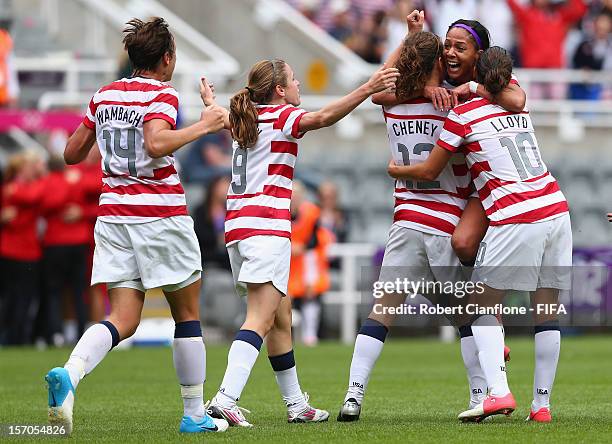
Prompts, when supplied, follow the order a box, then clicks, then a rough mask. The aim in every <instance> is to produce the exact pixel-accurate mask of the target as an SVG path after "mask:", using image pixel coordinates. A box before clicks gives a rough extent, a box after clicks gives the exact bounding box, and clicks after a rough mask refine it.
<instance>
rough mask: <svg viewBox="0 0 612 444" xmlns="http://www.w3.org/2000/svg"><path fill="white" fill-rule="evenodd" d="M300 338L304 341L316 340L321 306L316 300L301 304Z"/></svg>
mask: <svg viewBox="0 0 612 444" xmlns="http://www.w3.org/2000/svg"><path fill="white" fill-rule="evenodd" d="M302 316H303V321H302V322H303V324H302V336H303V337H304V338H305V339H317V338H318V333H319V318H320V316H321V304H320V303H319V302H318V301H316V300H307V301H304V303H303V304H302Z"/></svg>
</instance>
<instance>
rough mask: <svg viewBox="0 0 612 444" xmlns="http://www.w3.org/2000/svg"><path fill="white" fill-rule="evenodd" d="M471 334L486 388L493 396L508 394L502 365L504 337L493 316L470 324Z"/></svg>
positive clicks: (480, 318)
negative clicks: (476, 348) (485, 381)
mask: <svg viewBox="0 0 612 444" xmlns="http://www.w3.org/2000/svg"><path fill="white" fill-rule="evenodd" d="M472 333H473V335H474V341H475V343H476V347H478V359H479V360H480V366H481V368H482V370H483V371H484V374H485V376H486V378H487V386H488V387H489V389H490V394H491V395H493V396H505V395H507V394H508V393H509V392H510V388H509V387H508V380H507V378H506V364H505V363H504V335H503V334H502V331H501V329H500V328H499V322H497V319H496V318H495V316H493V315H484V316H481V317H479V318H478V319H476V321H474V323H473V324H472Z"/></svg>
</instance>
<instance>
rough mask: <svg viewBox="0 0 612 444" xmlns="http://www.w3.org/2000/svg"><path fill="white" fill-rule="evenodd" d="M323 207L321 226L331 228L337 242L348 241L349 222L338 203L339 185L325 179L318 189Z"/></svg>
mask: <svg viewBox="0 0 612 444" xmlns="http://www.w3.org/2000/svg"><path fill="white" fill-rule="evenodd" d="M318 197H319V206H320V208H321V218H320V222H321V226H322V227H324V228H326V229H327V230H329V231H330V232H331V233H332V234H333V235H334V238H335V241H336V242H347V241H348V235H349V223H348V218H347V215H346V213H345V211H344V210H343V209H342V208H340V206H339V205H338V187H337V186H336V184H335V183H333V182H331V181H328V180H327V181H324V182H322V183H321V184H320V185H319V189H318Z"/></svg>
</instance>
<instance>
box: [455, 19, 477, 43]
mask: <svg viewBox="0 0 612 444" xmlns="http://www.w3.org/2000/svg"><path fill="white" fill-rule="evenodd" d="M453 28H461V29H465V30H466V31H467V32H469V33H470V34H472V37H474V40H476V44H477V45H478V49H482V42H481V41H480V37H478V34H476V31H474V29H473V28H472V27H471V26H468V25H464V24H463V23H457V24H456V25H453Z"/></svg>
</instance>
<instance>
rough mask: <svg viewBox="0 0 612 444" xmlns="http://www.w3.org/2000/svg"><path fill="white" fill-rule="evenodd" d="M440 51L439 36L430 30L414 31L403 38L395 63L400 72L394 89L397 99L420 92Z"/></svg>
mask: <svg viewBox="0 0 612 444" xmlns="http://www.w3.org/2000/svg"><path fill="white" fill-rule="evenodd" d="M442 51H443V48H442V42H441V41H440V38H439V37H438V36H437V35H435V34H433V33H431V32H424V31H421V32H416V33H414V34H410V35H409V36H408V37H407V38H406V40H404V43H403V45H402V50H401V53H400V57H399V60H398V62H397V64H396V68H397V69H398V70H399V73H400V76H399V79H398V80H397V84H396V91H395V94H396V96H397V98H398V99H400V100H406V99H408V98H410V97H414V95H415V94H417V93H420V91H421V90H422V89H423V88H424V87H425V84H426V83H427V80H429V77H430V75H431V73H432V71H433V69H434V66H435V64H436V62H437V61H438V59H439V58H440V57H441V56H442Z"/></svg>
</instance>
